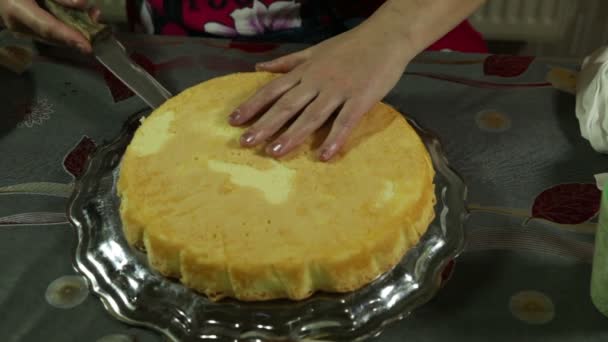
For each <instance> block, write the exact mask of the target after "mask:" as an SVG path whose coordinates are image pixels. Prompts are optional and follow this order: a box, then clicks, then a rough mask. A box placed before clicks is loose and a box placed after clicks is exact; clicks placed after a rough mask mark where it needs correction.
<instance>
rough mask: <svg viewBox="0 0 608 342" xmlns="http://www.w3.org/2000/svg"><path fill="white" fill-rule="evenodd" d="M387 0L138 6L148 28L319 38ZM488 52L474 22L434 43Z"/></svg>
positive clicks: (225, 0)
mask: <svg viewBox="0 0 608 342" xmlns="http://www.w3.org/2000/svg"><path fill="white" fill-rule="evenodd" d="M383 2H384V1H383V0H333V1H321V0H300V1H296V0H278V1H277V0H145V1H144V2H141V3H140V5H139V9H133V8H131V12H133V11H134V10H135V11H137V12H138V15H132V17H138V20H139V21H140V23H141V24H142V25H143V26H144V27H145V28H146V31H147V32H148V33H154V34H164V35H191V36H210V37H226V38H232V39H247V40H261V41H282V42H302V43H318V42H320V41H322V40H324V39H327V38H329V37H331V36H333V35H336V34H339V33H341V32H344V31H346V30H348V29H349V28H352V27H353V26H355V25H357V24H358V23H360V22H361V21H362V20H364V19H365V18H366V17H368V16H369V15H370V14H372V13H373V12H374V11H375V10H376V9H377V8H378V7H379V6H381V5H382V3H383ZM429 49H430V50H442V49H451V50H455V51H462V52H487V48H486V45H485V42H484V40H483V38H482V37H481V35H480V34H479V33H478V32H477V31H475V30H474V29H473V27H472V26H471V25H470V24H469V23H468V22H466V21H465V22H463V23H462V24H460V25H459V26H458V27H456V28H455V29H454V30H453V31H452V32H450V33H448V34H447V35H446V36H445V37H443V38H442V39H440V40H439V41H438V42H436V43H434V44H433V45H431V46H430V47H429Z"/></svg>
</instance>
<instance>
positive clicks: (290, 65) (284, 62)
mask: <svg viewBox="0 0 608 342" xmlns="http://www.w3.org/2000/svg"><path fill="white" fill-rule="evenodd" d="M308 57H309V51H308V50H303V51H299V52H296V53H292V54H289V55H287V56H283V57H279V58H277V59H274V60H271V61H268V62H262V63H258V64H256V65H255V70H257V71H268V72H276V73H286V72H290V71H291V70H293V69H295V68H296V67H297V66H298V65H300V64H302V63H304V61H306V60H307V59H308Z"/></svg>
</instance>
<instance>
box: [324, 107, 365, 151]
mask: <svg viewBox="0 0 608 342" xmlns="http://www.w3.org/2000/svg"><path fill="white" fill-rule="evenodd" d="M370 109H371V105H368V106H366V105H364V104H363V103H362V102H361V101H360V100H354V99H349V100H348V101H346V102H345V103H344V106H342V109H341V110H340V112H339V113H338V116H337V117H336V120H335V121H334V123H333V125H332V127H331V131H330V132H329V135H328V136H327V139H325V141H324V142H323V145H321V148H320V149H319V151H320V153H319V159H320V160H321V161H329V160H330V159H332V158H333V157H334V156H335V155H336V153H338V152H339V151H340V149H341V148H342V146H344V144H345V143H346V140H347V139H348V136H349V135H350V134H351V133H352V131H353V129H354V128H355V127H356V126H357V124H358V123H359V121H361V118H362V117H363V115H364V114H365V113H367V111H368V110H370Z"/></svg>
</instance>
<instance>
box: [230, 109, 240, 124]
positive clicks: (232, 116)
mask: <svg viewBox="0 0 608 342" xmlns="http://www.w3.org/2000/svg"><path fill="white" fill-rule="evenodd" d="M229 118H230V122H231V123H237V122H238V121H239V119H240V118H241V111H240V110H238V109H236V110H235V111H234V112H232V114H230V116H229Z"/></svg>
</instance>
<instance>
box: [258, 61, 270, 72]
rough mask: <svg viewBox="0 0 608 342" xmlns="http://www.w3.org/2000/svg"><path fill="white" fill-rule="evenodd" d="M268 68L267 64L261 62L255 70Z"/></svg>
mask: <svg viewBox="0 0 608 342" xmlns="http://www.w3.org/2000/svg"><path fill="white" fill-rule="evenodd" d="M267 67H268V62H261V63H257V64H256V65H255V70H256V71H260V70H263V69H265V68H267Z"/></svg>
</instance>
